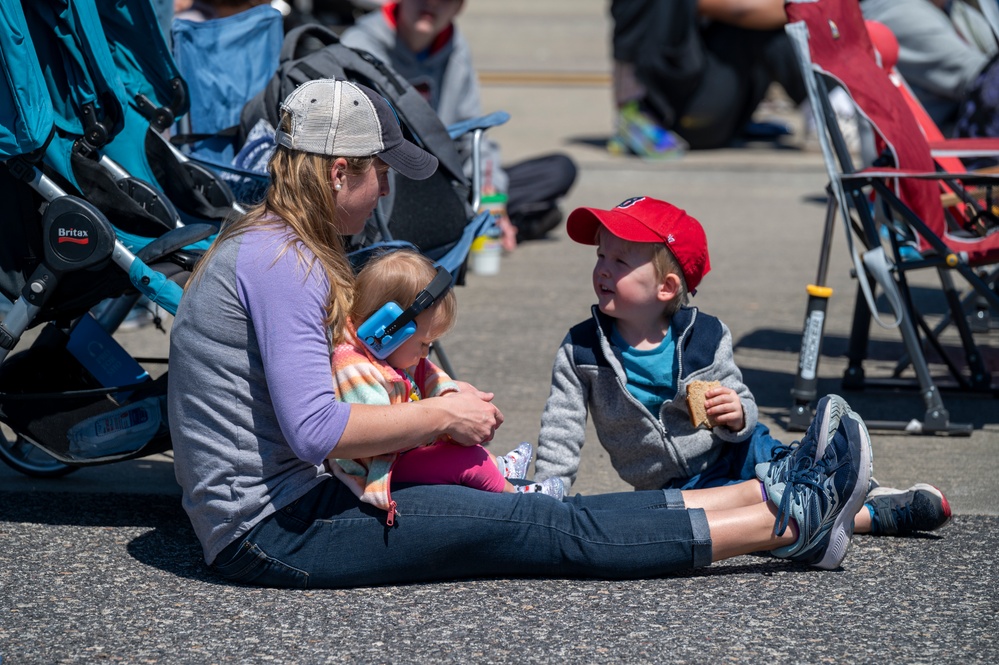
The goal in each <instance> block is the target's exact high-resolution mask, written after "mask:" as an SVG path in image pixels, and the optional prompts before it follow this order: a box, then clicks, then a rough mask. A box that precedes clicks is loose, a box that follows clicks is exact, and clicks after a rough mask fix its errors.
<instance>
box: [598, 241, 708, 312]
mask: <svg viewBox="0 0 999 665" xmlns="http://www.w3.org/2000/svg"><path fill="white" fill-rule="evenodd" d="M601 233H610V231H608V230H607V229H606V228H604V226H603V225H600V226H598V227H597V237H596V241H597V244H599V243H600V234H601ZM620 240H621V241H622V242H626V243H628V244H630V245H633V246H635V247H651V248H652V258H651V259H650V260H651V261H652V267H653V268H655V271H656V279H658V280H659V281H660V282H661V281H662V280H664V279H666V275H669V274H670V273H672V274H674V275H676V276H677V277H679V278H680V292H679V293H678V294H677V297H676V298H673V300H670V301H669V302H668V303H666V306H665V307H664V308H663V314H665V315H666V316H669V317H672V316H673V315H674V314H676V313H677V312H678V311H680V308H681V307H683V306H684V305H686V304H687V303H688V302H690V293H689V292H688V291H687V280H686V278H685V277H684V276H683V268H682V267H680V262H679V261H677V259H676V256H674V255H673V252H671V251H669V247H667V246H666V243H662V242H635V241H634V240H625V239H624V238H621V239H620Z"/></svg>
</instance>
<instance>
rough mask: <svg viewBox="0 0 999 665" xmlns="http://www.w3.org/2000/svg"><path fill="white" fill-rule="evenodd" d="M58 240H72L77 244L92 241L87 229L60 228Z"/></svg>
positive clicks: (60, 241)
mask: <svg viewBox="0 0 999 665" xmlns="http://www.w3.org/2000/svg"><path fill="white" fill-rule="evenodd" d="M56 242H58V243H59V244H62V243H64V242H72V243H75V244H77V245H86V244H87V243H89V242H90V237H89V236H88V235H87V232H86V231H82V230H80V229H59V240H57V241H56Z"/></svg>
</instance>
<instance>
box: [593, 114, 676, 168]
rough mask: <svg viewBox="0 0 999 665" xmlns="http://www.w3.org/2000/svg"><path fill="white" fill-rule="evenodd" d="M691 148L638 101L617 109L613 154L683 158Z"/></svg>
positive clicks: (651, 157)
mask: <svg viewBox="0 0 999 665" xmlns="http://www.w3.org/2000/svg"><path fill="white" fill-rule="evenodd" d="M688 148H689V146H688V145H687V142H686V141H684V140H683V139H682V138H680V137H679V136H677V135H676V134H674V133H673V132H671V131H670V130H668V129H666V128H665V127H663V126H662V125H660V124H659V123H658V122H656V120H655V118H653V116H652V115H650V114H649V113H646V112H645V111H643V110H642V108H641V105H640V104H639V102H637V101H633V102H628V103H626V104H624V105H623V106H621V108H620V109H618V114H617V133H616V134H615V135H614V136H613V137H612V138H611V140H610V141H608V143H607V149H608V150H610V151H611V152H612V153H615V154H623V153H624V152H626V151H627V152H630V153H632V154H635V155H638V156H639V157H642V158H645V159H671V158H674V157H680V156H682V155H683V154H684V153H686V152H687V149H688Z"/></svg>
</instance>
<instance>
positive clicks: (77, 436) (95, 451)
mask: <svg viewBox="0 0 999 665" xmlns="http://www.w3.org/2000/svg"><path fill="white" fill-rule="evenodd" d="M165 413H166V397H165V396H158V397H147V398H146V399H144V400H141V401H139V402H133V403H131V404H126V405H125V406H121V407H119V408H117V409H115V410H114V411H109V412H107V413H102V414H99V415H96V416H91V417H90V418H87V419H86V420H82V421H80V422H78V423H77V424H75V425H73V426H72V427H70V428H69V431H68V432H67V433H66V435H67V437H68V438H69V452H70V454H71V455H73V456H74V457H80V458H87V459H92V458H96V457H103V456H105V455H117V454H120V453H128V452H134V451H136V450H138V449H139V448H141V447H142V446H144V445H146V444H147V443H149V441H150V440H151V439H152V438H153V437H154V436H155V435H156V434H157V432H159V430H160V426H161V425H162V424H163V423H164V422H165V420H166V419H165Z"/></svg>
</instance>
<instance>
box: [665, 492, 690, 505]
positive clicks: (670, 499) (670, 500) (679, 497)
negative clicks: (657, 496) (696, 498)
mask: <svg viewBox="0 0 999 665" xmlns="http://www.w3.org/2000/svg"><path fill="white" fill-rule="evenodd" d="M663 494H665V495H666V507H667V508H669V509H670V510H683V509H684V508H686V505H685V504H684V503H683V492H682V491H680V490H676V489H668V490H663Z"/></svg>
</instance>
